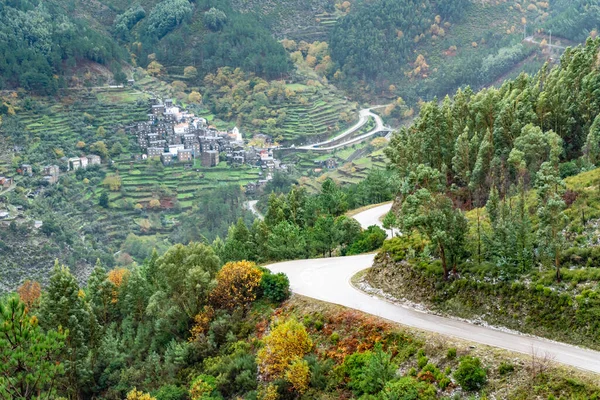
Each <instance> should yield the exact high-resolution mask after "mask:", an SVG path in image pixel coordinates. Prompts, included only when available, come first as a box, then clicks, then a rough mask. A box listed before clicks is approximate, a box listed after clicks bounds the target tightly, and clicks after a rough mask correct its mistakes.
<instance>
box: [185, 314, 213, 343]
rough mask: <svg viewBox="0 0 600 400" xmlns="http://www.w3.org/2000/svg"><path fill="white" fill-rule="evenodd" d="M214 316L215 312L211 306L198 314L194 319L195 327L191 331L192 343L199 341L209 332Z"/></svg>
mask: <svg viewBox="0 0 600 400" xmlns="http://www.w3.org/2000/svg"><path fill="white" fill-rule="evenodd" d="M214 316H215V310H214V308H212V307H211V306H204V308H203V309H202V311H201V312H199V313H198V314H196V316H195V317H194V326H193V327H192V329H190V333H191V334H192V336H190V339H189V341H190V342H193V341H194V340H196V339H198V338H199V337H200V335H202V334H204V333H206V332H207V331H208V328H209V327H210V322H211V321H212V319H213V318H214Z"/></svg>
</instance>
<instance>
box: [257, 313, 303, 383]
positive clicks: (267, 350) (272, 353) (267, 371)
mask: <svg viewBox="0 0 600 400" xmlns="http://www.w3.org/2000/svg"><path fill="white" fill-rule="evenodd" d="M264 345H265V346H264V347H263V348H262V349H260V350H259V351H258V354H257V364H258V368H259V371H260V373H261V374H263V375H266V376H267V377H270V378H283V377H284V375H285V371H286V369H287V368H288V366H289V365H290V364H291V363H292V361H293V360H295V359H297V358H302V357H304V355H306V353H308V352H309V351H310V349H311V348H312V346H313V343H312V340H311V339H310V337H309V336H308V332H306V328H305V327H304V325H302V324H301V323H300V322H298V321H296V320H295V319H289V320H287V321H285V322H281V323H278V324H277V323H276V324H275V326H274V327H273V329H272V331H271V333H270V334H269V335H267V336H266V337H265V338H264Z"/></svg>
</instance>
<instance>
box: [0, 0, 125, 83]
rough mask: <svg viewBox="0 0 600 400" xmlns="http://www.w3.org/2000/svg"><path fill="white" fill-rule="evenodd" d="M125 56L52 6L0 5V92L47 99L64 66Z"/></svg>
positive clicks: (107, 61)
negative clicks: (26, 93)
mask: <svg viewBox="0 0 600 400" xmlns="http://www.w3.org/2000/svg"><path fill="white" fill-rule="evenodd" d="M123 54H124V51H123V50H122V49H121V48H119V46H118V45H116V43H114V42H113V41H112V40H111V39H110V38H108V37H106V36H103V35H102V34H100V33H98V32H97V31H94V30H93V29H91V28H89V27H88V26H87V24H86V22H84V21H81V20H76V19H73V18H70V17H69V13H67V12H65V10H64V9H63V8H61V7H60V6H58V5H57V4H55V3H54V2H52V1H49V2H46V1H44V2H41V1H39V2H38V1H23V2H13V1H5V0H3V1H1V2H0V88H2V87H4V86H8V87H15V86H20V87H23V88H25V89H27V90H32V91H35V92H39V93H42V94H51V93H54V92H55V91H56V89H57V88H58V87H59V86H61V85H63V84H64V83H63V82H62V81H61V79H60V78H61V76H60V75H61V74H62V72H63V71H64V68H65V67H66V66H74V65H75V64H76V63H77V62H79V61H81V60H83V59H85V60H90V61H94V62H97V63H100V64H110V63H112V62H113V61H119V60H121V59H122V57H123Z"/></svg>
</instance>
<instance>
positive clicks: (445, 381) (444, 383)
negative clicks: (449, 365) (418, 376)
mask: <svg viewBox="0 0 600 400" xmlns="http://www.w3.org/2000/svg"><path fill="white" fill-rule="evenodd" d="M451 383H452V381H451V380H450V378H448V377H444V378H442V379H441V380H440V383H438V386H439V387H440V389H442V390H446V388H447V387H448V386H450V384H451Z"/></svg>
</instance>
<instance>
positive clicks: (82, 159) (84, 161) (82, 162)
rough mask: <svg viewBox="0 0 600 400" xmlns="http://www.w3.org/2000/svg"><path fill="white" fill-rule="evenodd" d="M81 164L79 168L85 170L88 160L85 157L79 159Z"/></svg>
mask: <svg viewBox="0 0 600 400" xmlns="http://www.w3.org/2000/svg"><path fill="white" fill-rule="evenodd" d="M79 160H80V162H81V168H87V166H88V158H87V157H79Z"/></svg>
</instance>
